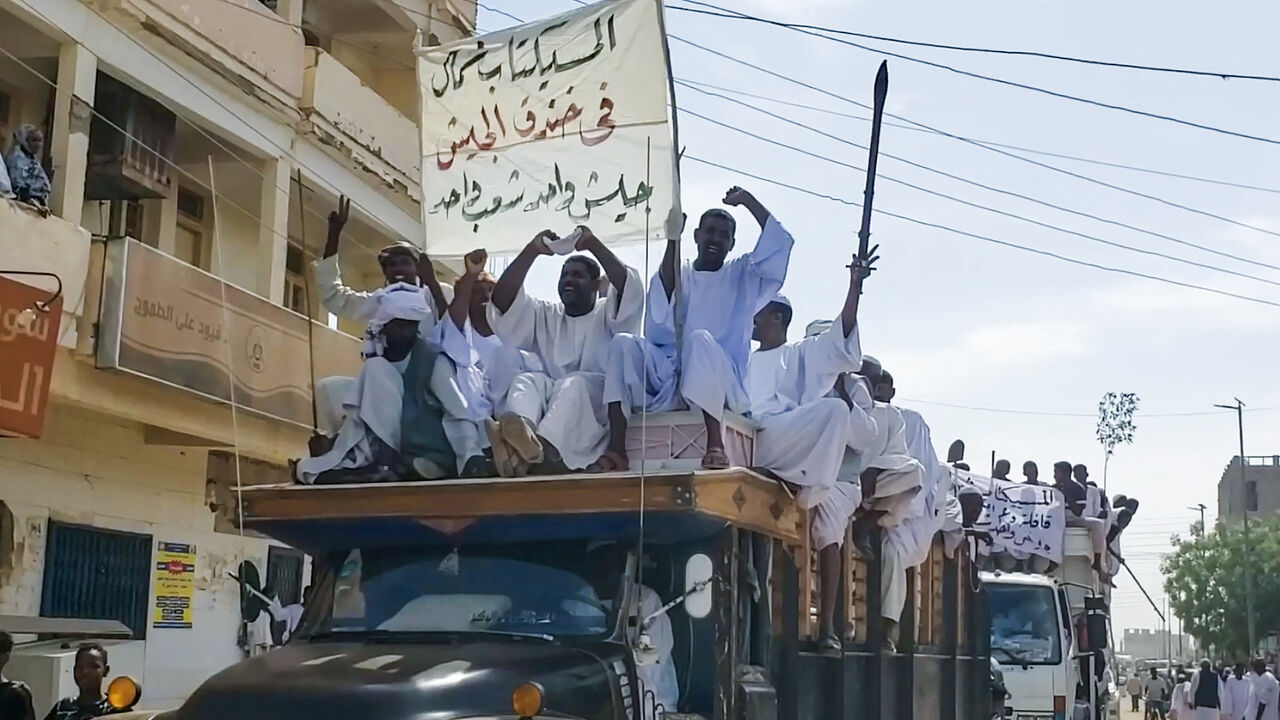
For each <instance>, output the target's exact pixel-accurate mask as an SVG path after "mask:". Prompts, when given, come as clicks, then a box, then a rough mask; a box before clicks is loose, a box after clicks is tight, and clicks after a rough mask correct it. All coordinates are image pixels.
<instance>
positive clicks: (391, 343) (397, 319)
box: [295, 283, 456, 484]
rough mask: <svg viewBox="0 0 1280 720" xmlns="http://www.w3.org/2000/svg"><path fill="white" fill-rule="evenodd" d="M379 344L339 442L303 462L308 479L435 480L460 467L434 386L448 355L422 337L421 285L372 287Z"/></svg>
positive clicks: (300, 471)
mask: <svg viewBox="0 0 1280 720" xmlns="http://www.w3.org/2000/svg"><path fill="white" fill-rule="evenodd" d="M370 298H371V301H372V302H373V303H374V304H375V307H376V310H375V311H374V314H373V317H372V319H371V320H370V327H371V328H372V330H373V333H374V336H373V340H374V341H373V347H372V348H371V349H370V352H369V354H368V357H367V358H366V359H365V361H364V366H363V367H362V368H361V370H360V376H359V377H357V378H356V382H355V389H354V391H353V392H352V393H351V396H350V399H349V400H348V402H347V403H346V404H345V405H344V406H343V411H344V415H345V417H344V420H343V422H342V427H341V429H340V430H339V431H338V435H337V437H336V438H335V440H334V443H333V447H331V448H330V449H329V451H328V452H326V453H324V454H323V455H320V456H319V457H312V458H306V459H304V460H301V461H299V462H298V465H297V468H296V472H295V474H296V476H297V479H298V480H299V481H301V482H304V483H308V484H312V483H314V484H330V483H347V482H392V481H396V480H406V479H419V478H420V479H426V480H434V479H438V478H442V477H451V476H453V475H454V474H455V473H456V467H455V462H456V461H455V459H454V456H453V451H452V449H451V448H450V446H449V441H448V438H447V437H446V436H445V433H444V408H443V407H442V405H441V402H440V400H439V398H438V397H436V395H435V394H434V392H432V390H431V378H432V376H433V374H435V373H437V372H443V373H445V374H450V373H451V372H452V369H451V367H450V365H449V363H448V361H447V360H446V359H445V358H444V357H443V356H441V355H439V354H438V353H437V352H436V351H434V350H432V349H431V348H429V347H427V344H426V342H425V341H424V340H423V339H422V338H421V337H420V336H419V335H418V328H419V326H420V323H421V322H422V320H423V319H424V318H425V317H427V315H428V314H430V313H431V312H432V310H431V308H430V306H428V305H427V301H426V298H425V297H424V296H423V294H422V290H421V288H419V287H418V286H417V285H411V284H409V283H396V284H394V285H391V286H389V287H385V288H383V289H381V290H379V291H378V292H375V293H373V294H372V295H371V296H370Z"/></svg>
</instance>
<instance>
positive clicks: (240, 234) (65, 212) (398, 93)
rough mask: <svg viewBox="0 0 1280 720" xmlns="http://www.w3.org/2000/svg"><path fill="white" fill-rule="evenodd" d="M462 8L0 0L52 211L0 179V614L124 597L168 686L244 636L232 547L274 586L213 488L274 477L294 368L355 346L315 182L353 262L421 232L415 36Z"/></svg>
mask: <svg viewBox="0 0 1280 720" xmlns="http://www.w3.org/2000/svg"><path fill="white" fill-rule="evenodd" d="M474 27H475V4H474V2H473V0H394V1H392V0H0V137H3V138H4V139H5V141H4V142H3V143H2V145H3V148H5V149H7V147H8V142H7V140H8V138H9V136H10V135H11V134H12V133H13V131H14V130H15V129H16V128H17V127H18V126H20V125H22V124H25V123H31V124H34V125H36V126H38V127H40V128H42V129H43V130H44V133H45V136H46V138H47V142H46V146H45V152H44V153H43V154H44V157H43V158H42V159H43V160H44V161H45V164H46V166H47V167H50V168H51V169H52V170H53V173H52V194H51V198H50V207H51V209H52V214H51V215H50V216H49V217H42V216H41V214H40V213H38V212H36V211H35V210H34V209H33V208H31V207H30V206H27V205H25V204H22V203H19V202H16V201H10V200H5V199H0V433H3V434H7V435H13V436H17V438H18V439H5V440H3V442H0V616H3V615H19V616H41V615H43V616H52V617H70V616H74V617H100V618H111V619H117V620H120V621H122V622H124V623H125V624H126V625H128V626H129V627H130V628H131V629H132V630H133V632H134V637H135V638H137V640H136V641H135V642H134V643H133V645H132V649H131V650H130V651H129V652H122V653H120V655H119V656H118V657H119V658H120V660H119V662H114V661H113V662H112V665H113V666H115V667H114V670H116V671H117V672H128V673H129V674H131V675H132V676H134V677H135V678H136V679H138V680H140V681H141V682H142V684H143V686H144V690H145V691H144V697H145V698H146V700H145V701H144V702H145V706H146V707H165V706H169V705H172V704H175V703H176V702H178V701H180V700H181V699H182V698H184V697H185V696H186V695H187V694H189V693H190V692H191V690H192V689H193V688H195V687H196V686H197V685H198V684H199V683H200V682H201V681H203V679H204V678H206V677H207V676H208V675H209V674H211V673H213V672H215V671H217V670H219V669H221V668H222V667H225V666H227V665H228V664H231V663H234V662H236V661H237V660H239V659H241V658H242V657H244V655H245V652H246V651H245V649H244V646H245V645H248V644H252V643H253V639H252V638H249V639H248V641H246V639H245V638H242V637H241V635H242V633H243V632H244V628H243V627H242V622H241V610H240V592H239V587H238V584H237V582H236V581H235V580H234V579H232V577H231V575H232V574H233V573H236V572H238V571H239V570H240V569H241V568H242V563H244V562H245V561H249V562H251V563H253V564H254V565H255V566H256V569H257V571H258V573H259V574H260V575H261V576H262V578H263V582H264V584H267V585H268V586H270V587H271V588H272V589H274V591H275V592H276V594H277V595H279V596H280V598H281V600H282V602H285V603H288V602H291V601H296V600H297V599H298V596H299V594H300V592H301V588H302V586H303V585H304V584H305V582H306V580H305V577H304V575H305V570H304V561H303V559H302V558H301V557H300V556H298V555H296V554H294V553H292V552H291V551H289V550H288V549H284V548H275V547H273V545H272V544H271V543H270V542H269V541H267V540H266V539H264V538H260V537H253V536H244V535H242V534H241V533H240V532H239V531H238V530H237V529H236V525H235V522H234V520H235V502H234V496H235V490H234V488H235V486H236V484H237V482H240V483H245V484H249V483H256V482H279V481H282V480H283V479H285V477H286V470H285V463H286V461H287V459H288V458H290V457H297V456H299V455H301V454H302V453H303V452H305V446H306V441H307V438H308V436H309V433H310V425H311V422H312V420H311V410H310V402H311V399H310V398H311V380H312V376H313V373H314V376H324V375H329V374H334V373H344V374H350V373H352V372H354V371H355V369H356V368H357V367H358V362H359V353H358V347H359V345H358V342H357V340H356V339H355V337H353V335H358V334H359V333H360V331H361V330H362V328H358V327H348V326H346V325H344V324H339V323H330V322H328V318H327V317H325V316H323V315H322V314H321V311H320V307H319V304H318V302H317V300H316V297H315V293H314V292H313V289H312V288H311V287H310V277H311V273H310V267H309V266H310V263H311V261H312V260H314V259H315V258H316V257H318V255H319V252H320V248H321V246H322V244H323V242H324V236H325V227H326V221H325V218H326V215H327V213H328V212H329V211H330V210H331V209H332V208H333V207H334V205H335V204H336V200H337V197H338V196H339V195H346V196H347V197H349V198H351V200H352V220H351V222H350V223H349V225H348V232H347V233H346V235H345V237H346V238H347V240H346V242H345V244H344V245H343V247H342V249H341V252H340V260H341V265H342V267H343V271H344V278H345V280H346V281H347V283H348V284H349V285H352V286H354V287H361V288H372V287H376V286H377V285H380V284H381V275H380V273H379V271H378V267H377V263H376V257H375V253H376V250H377V248H380V247H382V246H384V245H386V244H388V243H390V242H393V241H397V240H405V241H409V242H411V243H414V244H416V245H419V246H421V245H422V243H423V233H422V225H421V219H420V218H421V209H420V207H419V201H420V198H421V189H420V183H419V165H420V153H419V143H418V131H417V127H416V122H415V119H414V118H415V117H416V115H417V110H416V105H417V90H416V81H415V73H414V69H413V67H414V66H413V53H412V44H413V41H414V37H415V34H416V33H418V32H419V31H421V33H422V34H423V37H424V38H425V41H426V42H446V41H449V40H452V39H456V38H458V37H462V36H465V35H470V34H473V33H474ZM18 273H25V274H18ZM32 273H35V274H32ZM40 273H44V275H40ZM223 281H225V282H223ZM56 287H60V288H61V294H60V295H59V298H58V300H57V301H56V302H55V303H54V305H53V307H52V311H51V312H48V313H46V312H43V311H40V310H38V309H37V307H36V306H37V305H38V304H39V303H40V302H43V301H45V300H48V299H49V298H50V296H51V295H52V292H53V290H54V289H55V288H56ZM312 319H314V320H316V321H317V322H312ZM331 325H332V327H331ZM229 400H233V401H234V404H233V403H230V402H228V401H229ZM113 659H114V656H113ZM13 670H14V666H11V667H10V674H11V675H12V674H14V672H13ZM70 689H71V679H70V677H69V674H67V676H65V677H64V678H63V679H62V681H61V686H60V688H55V689H53V690H50V691H49V692H50V693H53V692H54V691H55V690H56V691H58V692H63V693H67V692H70ZM48 701H50V698H48V697H44V698H39V699H38V702H40V703H42V704H43V703H44V702H48ZM46 709H47V706H45V707H40V708H37V710H38V712H39V713H40V714H41V715H43V714H44V712H45V710H46Z"/></svg>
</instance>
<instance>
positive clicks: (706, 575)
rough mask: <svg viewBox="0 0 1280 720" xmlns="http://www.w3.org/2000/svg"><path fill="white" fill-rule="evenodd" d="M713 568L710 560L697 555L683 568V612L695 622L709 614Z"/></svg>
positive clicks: (704, 556)
mask: <svg viewBox="0 0 1280 720" xmlns="http://www.w3.org/2000/svg"><path fill="white" fill-rule="evenodd" d="M713 577H715V568H714V567H713V566H712V564H711V558H710V557H708V556H706V555H703V554H702V553H698V554H697V555H694V556H693V557H691V558H689V562H687V563H685V566H684V593H685V595H684V611H685V612H686V613H688V615H689V617H691V618H694V619H696V620H701V619H702V618H704V617H706V616H708V615H710V614H711V579H712V578H713Z"/></svg>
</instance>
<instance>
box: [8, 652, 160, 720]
mask: <svg viewBox="0 0 1280 720" xmlns="http://www.w3.org/2000/svg"><path fill="white" fill-rule="evenodd" d="M90 642H96V643H98V644H99V645H101V646H102V647H104V648H106V651H107V661H108V664H109V665H110V666H111V675H110V676H109V677H108V678H107V682H110V681H111V678H112V677H115V676H118V675H128V676H129V677H131V678H133V679H134V680H136V681H138V682H139V683H141V682H142V677H143V671H144V670H145V668H146V647H147V644H146V642H145V641H143V640H94V639H84V640H80V639H76V640H65V639H63V640H44V641H40V642H33V643H24V644H21V645H15V646H14V648H13V655H12V656H11V657H10V659H9V664H8V665H7V666H6V667H5V669H4V674H5V677H7V678H9V679H10V680H21V681H22V682H25V683H26V684H28V685H30V686H31V698H32V702H33V704H34V705H35V710H36V717H43V716H44V714H45V713H47V712H48V711H49V708H51V707H53V704H54V703H55V702H57V701H58V700H59V699H61V698H64V697H69V696H73V695H77V694H79V692H80V691H79V690H77V689H76V682H75V678H74V676H73V675H72V671H73V670H74V669H75V665H76V649H77V648H79V647H80V646H81V645H83V644H85V643H90ZM102 689H103V691H106V687H105V684H104V687H103V688H102ZM143 697H146V688H143Z"/></svg>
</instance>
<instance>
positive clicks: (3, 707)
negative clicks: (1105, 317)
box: [0, 630, 1265, 720]
mask: <svg viewBox="0 0 1280 720" xmlns="http://www.w3.org/2000/svg"><path fill="white" fill-rule="evenodd" d="M12 652H13V636H12V635H10V634H9V632H8V631H7V630H0V718H6V719H7V718H13V720H36V711H35V709H34V706H33V705H32V703H31V688H30V687H28V686H27V684H26V683H24V682H20V681H18V680H10V679H8V678H6V677H5V676H4V668H5V666H6V665H8V664H9V656H10V654H11V653H12ZM1264 669H1265V668H1264Z"/></svg>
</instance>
